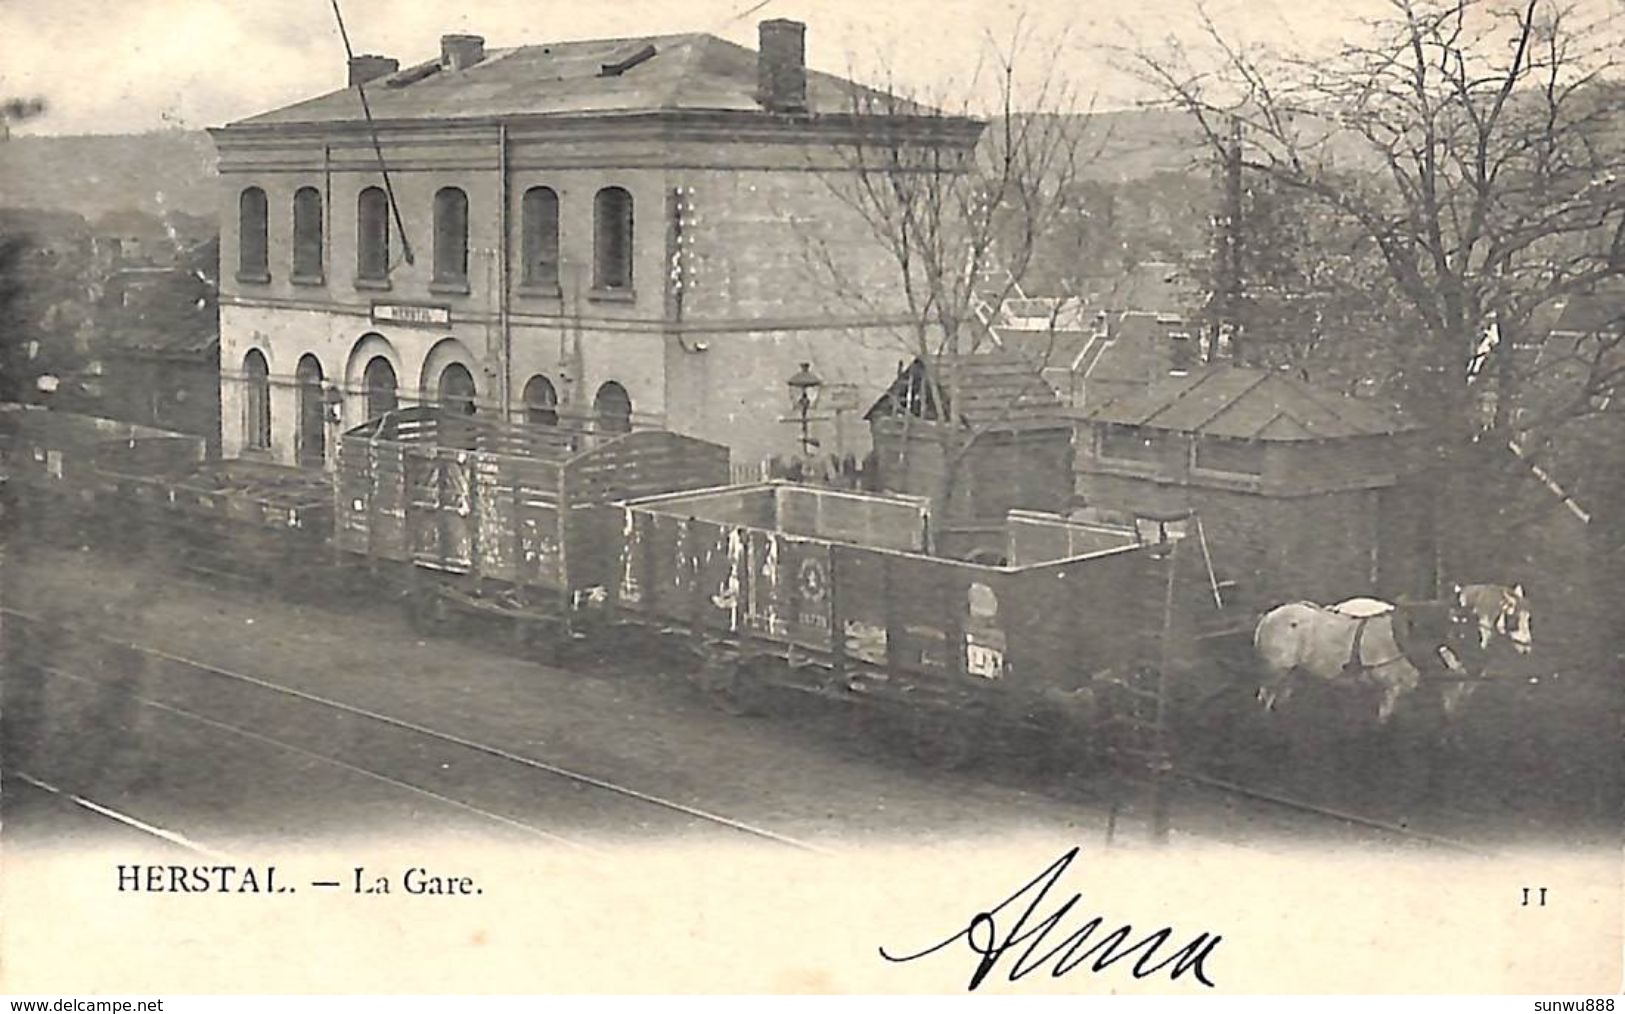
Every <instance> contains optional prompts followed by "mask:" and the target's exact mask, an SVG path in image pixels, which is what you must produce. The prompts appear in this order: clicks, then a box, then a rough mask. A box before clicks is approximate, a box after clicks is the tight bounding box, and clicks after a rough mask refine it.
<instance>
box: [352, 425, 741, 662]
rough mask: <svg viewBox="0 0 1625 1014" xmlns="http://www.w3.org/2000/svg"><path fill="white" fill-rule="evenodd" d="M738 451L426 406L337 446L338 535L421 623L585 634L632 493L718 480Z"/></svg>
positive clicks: (661, 434)
mask: <svg viewBox="0 0 1625 1014" xmlns="http://www.w3.org/2000/svg"><path fill="white" fill-rule="evenodd" d="M727 479H728V449H727V448H726V447H723V446H721V445H720V444H713V443H709V442H706V441H703V440H697V439H694V438H692V437H685V436H680V435H678V434H675V433H669V432H666V431H663V430H634V431H633V432H631V433H626V434H620V435H607V436H606V435H599V434H593V433H588V432H582V431H573V430H568V429H564V428H555V427H538V426H524V425H519V424H513V423H504V422H499V421H494V420H489V419H479V418H476V417H471V416H463V415H457V414H454V413H448V412H444V411H441V410H439V409H434V408H428V407H418V408H408V409H402V410H399V411H396V412H391V413H389V414H387V415H385V416H382V417H380V418H378V419H374V420H372V421H370V422H368V423H366V424H364V425H362V426H359V427H357V428H356V429H354V430H351V431H350V432H348V433H346V434H345V435H344V437H343V438H342V440H341V441H340V444H339V468H338V478H337V506H336V510H337V515H336V527H335V532H334V543H335V545H336V546H337V548H338V549H339V550H340V551H342V552H344V553H347V554H350V555H351V556H352V557H353V558H355V559H357V560H360V561H363V563H364V565H365V566H366V567H367V568H368V569H369V571H370V572H371V573H372V574H373V575H374V577H375V579H376V580H377V581H378V582H380V583H381V585H382V586H386V587H388V586H394V587H404V589H405V591H404V594H405V596H406V600H407V604H408V608H409V611H410V615H411V617H412V619H413V620H414V622H415V623H417V624H419V625H420V626H423V627H425V628H426V629H433V628H436V627H439V626H441V625H443V624H444V623H446V622H447V621H448V620H449V619H450V618H451V617H452V616H453V614H455V613H460V612H461V613H476V614H483V615H485V616H489V617H496V618H499V619H504V620H508V621H511V622H512V624H513V629H514V631H515V633H516V635H517V636H519V637H520V638H522V639H525V640H527V641H541V642H543V643H553V642H555V641H556V640H557V639H558V638H559V637H561V636H568V637H578V636H580V631H579V630H578V629H577V628H578V626H579V624H578V623H577V620H578V619H582V614H583V613H590V612H591V610H592V607H594V606H596V605H597V604H599V602H601V601H602V598H603V589H604V587H605V586H606V584H607V578H606V575H607V574H608V573H609V572H610V571H611V570H612V569H613V567H614V562H615V560H616V559H618V553H617V550H616V545H615V540H616V538H617V530H616V519H617V516H618V515H617V514H616V512H615V511H614V510H613V509H611V508H609V507H608V505H609V504H610V503H611V502H613V501H615V500H620V499H625V498H631V497H637V496H643V495H648V494H653V493H666V492H670V491H672V490H679V489H687V488H695V487H703V486H714V485H717V484H719V483H724V482H726V481H727Z"/></svg>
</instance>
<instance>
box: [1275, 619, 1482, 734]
mask: <svg viewBox="0 0 1625 1014" xmlns="http://www.w3.org/2000/svg"><path fill="white" fill-rule="evenodd" d="M1458 627H1459V624H1458V623H1457V621H1456V616H1455V615H1454V611H1453V610H1452V608H1451V606H1450V604H1449V603H1404V604H1401V605H1397V606H1396V605H1391V604H1389V603H1386V602H1382V601H1380V600H1377V599H1350V600H1347V601H1345V602H1341V603H1338V605H1337V606H1336V607H1333V608H1327V607H1325V606H1319V605H1316V604H1314V603H1312V602H1289V603H1286V604H1285V605H1280V606H1276V607H1275V608H1274V609H1271V610H1270V611H1269V612H1267V613H1265V614H1264V616H1263V618H1262V619H1260V620H1259V621H1258V626H1257V627H1255V628H1254V629H1253V649H1254V651H1255V652H1257V654H1258V657H1259V659H1260V660H1261V661H1263V663H1264V666H1265V668H1266V669H1267V670H1268V673H1269V678H1268V679H1267V681H1266V682H1265V684H1264V686H1262V687H1260V688H1259V691H1258V697H1259V699H1260V700H1261V701H1263V702H1264V706H1265V707H1266V708H1270V709H1273V708H1275V707H1276V706H1277V704H1279V703H1281V702H1282V701H1284V700H1285V698H1286V697H1287V695H1288V693H1289V691H1290V683H1291V679H1292V677H1293V675H1294V674H1296V673H1303V674H1305V675H1307V676H1310V677H1312V678H1315V679H1319V680H1325V681H1328V682H1334V683H1342V684H1347V683H1352V682H1354V681H1364V682H1367V683H1369V684H1372V685H1374V686H1376V687H1377V688H1378V689H1379V690H1380V691H1381V699H1380V702H1379V704H1378V706H1377V720H1378V721H1380V722H1387V721H1388V719H1389V718H1390V717H1391V716H1392V715H1393V713H1394V709H1395V707H1396V706H1397V704H1398V703H1399V700H1400V698H1401V697H1403V696H1404V695H1405V694H1407V693H1410V692H1411V691H1413V690H1415V689H1416V688H1417V686H1418V685H1420V684H1421V682H1422V671H1421V670H1419V669H1418V665H1422V666H1424V667H1425V668H1428V669H1430V670H1432V669H1435V668H1437V669H1440V670H1443V671H1445V672H1454V673H1463V674H1464V673H1465V671H1466V669H1465V667H1464V666H1463V665H1462V663H1461V652H1460V632H1459V629H1458ZM1435 663H1436V664H1435Z"/></svg>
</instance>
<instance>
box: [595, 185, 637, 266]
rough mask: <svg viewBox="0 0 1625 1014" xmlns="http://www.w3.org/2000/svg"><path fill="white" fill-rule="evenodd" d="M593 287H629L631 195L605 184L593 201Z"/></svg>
mask: <svg viewBox="0 0 1625 1014" xmlns="http://www.w3.org/2000/svg"><path fill="white" fill-rule="evenodd" d="M592 212H593V252H594V255H595V256H594V262H593V268H594V272H593V288H595V289H630V288H631V287H632V195H631V194H629V193H627V192H626V191H625V190H623V189H622V188H620V187H605V188H604V189H602V190H600V191H598V196H597V197H596V198H594V200H593V208H592Z"/></svg>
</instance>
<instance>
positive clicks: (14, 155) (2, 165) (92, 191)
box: [0, 130, 218, 220]
mask: <svg viewBox="0 0 1625 1014" xmlns="http://www.w3.org/2000/svg"><path fill="white" fill-rule="evenodd" d="M214 164H215V151H214V144H213V143H212V142H211V141H210V140H209V136H208V135H207V134H205V133H203V132H202V131H182V130H173V131H163V132H159V133H150V134H94V135H64V136H58V137H18V136H13V137H11V138H10V139H9V140H7V141H5V142H4V143H0V194H3V195H4V199H3V200H4V203H5V204H6V205H8V206H10V207H19V208H48V209H51V210H56V211H73V212H77V213H78V214H80V215H83V216H84V217H85V218H87V219H95V218H100V217H101V216H102V215H105V214H107V213H108V212H114V211H128V210H137V211H144V212H147V213H148V214H153V215H160V214H163V213H164V212H166V211H167V212H176V211H182V212H187V213H189V214H193V215H202V216H206V217H208V218H210V219H211V220H212V219H213V218H214V216H215V207H216V201H217V199H218V198H217V195H216V193H215V189H214V183H215V170H214Z"/></svg>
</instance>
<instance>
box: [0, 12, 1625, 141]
mask: <svg viewBox="0 0 1625 1014" xmlns="http://www.w3.org/2000/svg"><path fill="white" fill-rule="evenodd" d="M1195 2H1196V0H1022V2H1019V3H1018V2H1013V0H884V2H875V0H767V2H765V3H762V2H761V0H618V2H616V3H606V4H601V5H593V6H589V5H588V4H586V3H583V2H581V0H574V2H571V3H558V2H552V3H550V2H548V0H480V2H478V3H473V2H469V0H340V7H341V9H342V11H343V14H344V19H345V23H346V26H347V28H348V29H349V32H350V38H351V41H352V43H353V44H354V46H355V49H356V51H357V52H358V53H359V52H373V53H383V54H385V55H388V56H394V57H397V58H399V59H400V60H401V63H402V65H403V66H406V65H410V64H412V63H415V62H418V61H420V60H424V59H427V58H429V57H431V56H433V55H435V54H436V53H438V51H439V37H440V36H441V35H442V34H446V33H451V32H470V33H473V34H476V35H482V36H484V37H485V40H486V45H487V46H489V47H493V48H495V47H502V46H510V45H518V44H526V43H539V42H551V41H564V40H568V39H586V38H614V37H623V36H635V35H647V34H658V33H662V32H684V31H708V32H712V33H714V34H717V35H721V36H723V37H724V38H728V39H731V40H733V41H736V42H739V43H742V44H744V45H747V46H751V47H752V48H754V45H755V37H756V23H757V21H759V20H761V19H763V18H770V17H787V18H794V19H796V20H799V21H803V22H806V24H807V26H808V28H807V49H808V54H807V56H808V62H809V63H810V64H811V65H812V66H813V67H815V68H818V69H821V70H827V71H831V72H834V73H846V72H847V71H848V69H849V68H854V69H857V70H858V71H859V73H860V74H861V75H863V76H865V77H866V78H868V79H870V80H873V79H875V77H876V76H877V75H878V74H879V70H878V68H881V67H887V68H889V70H890V72H891V75H892V76H893V77H894V78H895V80H897V81H898V82H899V83H901V84H902V85H903V86H905V87H907V88H911V89H914V90H918V91H923V92H926V93H929V94H940V93H941V92H942V91H944V90H946V91H953V90H954V89H956V88H959V89H961V90H963V89H964V88H966V87H970V85H969V84H967V82H968V80H969V78H970V77H971V68H973V67H974V66H975V65H976V64H977V61H978V58H979V55H980V54H981V53H983V52H984V51H985V46H986V44H987V37H988V35H989V33H991V34H992V35H993V36H995V37H997V38H1001V39H1002V38H1006V37H1008V36H1009V35H1010V33H1011V31H1012V29H1013V28H1014V26H1015V25H1016V24H1017V22H1018V19H1019V20H1020V21H1021V23H1022V24H1023V25H1024V26H1025V27H1026V29H1027V30H1028V33H1029V36H1030V37H1031V38H1032V39H1034V40H1036V44H1037V45H1039V46H1040V47H1042V46H1044V45H1047V44H1048V43H1049V42H1051V41H1053V40H1064V42H1063V45H1064V50H1063V52H1064V54H1065V62H1066V66H1067V69H1068V71H1069V72H1070V73H1071V74H1072V75H1073V76H1074V78H1075V79H1076V80H1077V82H1078V83H1079V85H1080V86H1081V88H1082V89H1083V90H1084V91H1085V92H1086V93H1088V94H1091V95H1093V96H1095V97H1096V98H1095V102H1096V104H1097V106H1098V107H1100V108H1121V107H1124V106H1129V105H1132V104H1134V103H1135V102H1136V101H1138V100H1140V99H1143V98H1145V97H1146V95H1147V93H1146V92H1145V90H1144V89H1143V87H1142V86H1139V85H1138V84H1137V83H1136V82H1135V81H1134V80H1133V79H1132V77H1131V76H1130V75H1128V74H1126V73H1124V72H1123V71H1121V70H1120V69H1118V68H1115V67H1114V63H1116V62H1118V61H1119V60H1120V57H1117V56H1114V53H1113V49H1114V47H1123V46H1132V45H1133V44H1134V43H1135V41H1136V39H1137V38H1138V39H1140V40H1143V41H1149V42H1155V41H1158V40H1162V39H1166V38H1168V37H1169V36H1175V37H1182V38H1187V39H1188V38H1191V36H1192V32H1193V30H1194V28H1193V26H1194V13H1195V9H1196V8H1195ZM1583 2H1585V3H1588V4H1593V5H1597V6H1598V7H1599V9H1611V10H1618V11H1620V12H1622V13H1621V20H1625V0H1583ZM1385 6H1386V5H1385V3H1384V2H1383V0H1207V3H1206V7H1207V10H1208V11H1209V13H1210V14H1211V16H1212V17H1213V19H1214V20H1215V21H1216V22H1218V23H1220V24H1221V25H1223V26H1224V27H1225V29H1226V30H1227V31H1230V32H1234V33H1235V34H1236V35H1238V36H1239V37H1240V38H1241V39H1242V40H1243V41H1246V42H1249V43H1264V44H1271V45H1275V46H1279V47H1285V48H1288V49H1292V50H1295V51H1300V52H1305V53H1312V52H1315V51H1317V50H1320V49H1324V48H1327V47H1330V46H1332V45H1334V44H1335V43H1336V42H1337V41H1338V40H1340V39H1341V38H1343V37H1344V36H1345V35H1348V34H1350V33H1353V32H1357V31H1358V19H1359V18H1360V17H1361V16H1364V15H1368V14H1372V13H1375V12H1377V11H1380V10H1381V9H1383V8H1384V7H1385ZM752 8H759V9H756V10H753V9H752ZM343 84H344V47H343V43H342V42H341V40H340V38H339V34H338V29H337V27H336V25H335V21H334V17H333V9H332V6H331V0H0V96H41V97H43V98H44V99H45V100H46V101H47V102H48V104H49V111H48V113H47V115H45V116H43V117H40V118H38V119H36V120H34V121H32V122H30V123H28V124H27V125H25V126H24V127H23V128H21V129H19V130H18V131H17V132H18V133H34V134H77V133H134V132H141V131H149V130H161V129H165V128H186V129H197V128H202V127H209V126H218V125H221V124H224V123H228V122H231V121H233V120H238V119H242V118H244V117H247V116H252V115H254V114H256V113H259V112H263V111H265V110H268V109H274V108H277V107H279V106H283V105H287V104H289V103H292V102H295V101H298V100H300V99H303V98H308V97H310V96H312V95H318V94H322V93H324V92H327V91H330V90H332V89H334V88H338V87H342V86H343Z"/></svg>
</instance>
